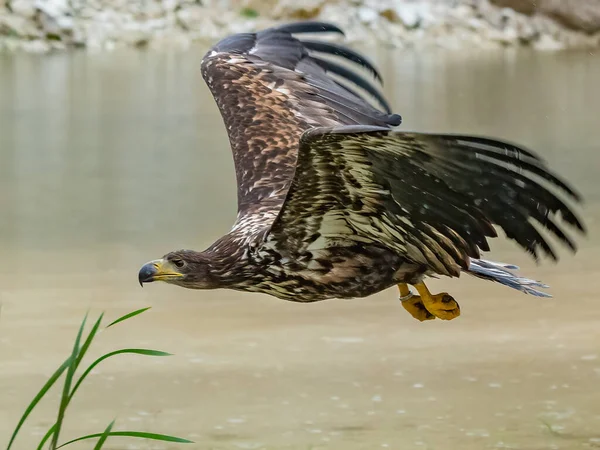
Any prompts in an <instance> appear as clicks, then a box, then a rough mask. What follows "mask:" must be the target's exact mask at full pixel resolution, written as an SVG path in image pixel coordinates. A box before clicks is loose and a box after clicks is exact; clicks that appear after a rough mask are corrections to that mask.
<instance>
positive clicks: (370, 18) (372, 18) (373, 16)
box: [356, 6, 379, 24]
mask: <svg viewBox="0 0 600 450" xmlns="http://www.w3.org/2000/svg"><path fill="white" fill-rule="evenodd" d="M356 15H357V17H358V20H360V21H361V22H362V23H365V24H373V23H375V22H377V19H378V18H379V13H378V12H377V11H375V10H374V9H371V8H369V7H367V6H361V7H359V8H358V10H357V11H356Z"/></svg>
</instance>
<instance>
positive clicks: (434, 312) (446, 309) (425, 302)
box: [398, 283, 460, 322]
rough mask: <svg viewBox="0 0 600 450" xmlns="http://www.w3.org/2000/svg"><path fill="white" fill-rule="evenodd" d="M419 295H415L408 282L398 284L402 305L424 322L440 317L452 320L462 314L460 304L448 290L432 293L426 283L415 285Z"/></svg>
mask: <svg viewBox="0 0 600 450" xmlns="http://www.w3.org/2000/svg"><path fill="white" fill-rule="evenodd" d="M414 286H415V288H416V289H417V292H418V293H419V295H413V294H412V293H411V292H410V289H409V288H408V285H407V284H406V283H400V284H398V290H399V291H400V301H401V302H402V306H403V307H404V309H406V310H407V311H408V312H409V313H410V315H411V316H413V317H414V318H415V319H417V320H419V321H421V322H423V321H425V320H432V319H435V318H436V317H438V318H439V319H442V320H452V319H455V318H457V317H458V316H460V306H459V305H458V303H457V302H456V300H454V298H453V297H452V296H451V295H449V294H448V293H446V292H442V293H441V294H432V293H431V292H429V289H427V286H425V283H418V284H415V285H414Z"/></svg>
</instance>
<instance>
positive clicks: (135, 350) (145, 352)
mask: <svg viewBox="0 0 600 450" xmlns="http://www.w3.org/2000/svg"><path fill="white" fill-rule="evenodd" d="M124 353H130V354H136V355H145V356H172V354H171V353H166V352H161V351H158V350H148V349H144V348H124V349H121V350H115V351H114V352H110V353H106V354H105V355H102V356H101V357H100V358H98V359H97V360H96V361H94V362H93V363H92V364H90V365H89V367H88V368H87V369H85V372H83V373H82V374H81V376H80V377H79V380H77V383H75V386H74V387H73V390H72V391H71V394H70V396H69V400H70V399H71V398H73V396H74V395H75V392H77V389H79V386H81V383H83V380H85V378H86V377H87V376H88V375H89V374H90V372H91V371H92V370H93V369H94V368H95V367H96V366H97V365H98V364H100V363H101V362H102V361H104V360H105V359H108V358H110V357H112V356H115V355H121V354H124Z"/></svg>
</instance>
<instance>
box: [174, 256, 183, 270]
mask: <svg viewBox="0 0 600 450" xmlns="http://www.w3.org/2000/svg"><path fill="white" fill-rule="evenodd" d="M171 262H172V263H173V264H174V265H175V267H177V268H178V269H181V268H182V267H183V266H185V261H184V260H183V259H179V258H175V259H172V260H171Z"/></svg>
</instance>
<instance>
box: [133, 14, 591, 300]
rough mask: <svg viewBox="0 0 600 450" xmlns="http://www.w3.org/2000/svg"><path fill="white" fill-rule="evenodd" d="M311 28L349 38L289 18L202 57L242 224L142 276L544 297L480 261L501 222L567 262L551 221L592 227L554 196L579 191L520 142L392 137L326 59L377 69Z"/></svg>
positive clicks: (356, 83)
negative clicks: (475, 283)
mask: <svg viewBox="0 0 600 450" xmlns="http://www.w3.org/2000/svg"><path fill="white" fill-rule="evenodd" d="M307 32H310V33H319V32H341V31H340V30H339V29H338V28H336V27H335V26H333V25H330V24H323V23H315V22H303V23H297V24H291V25H286V26H281V27H277V28H271V29H268V30H265V31H261V32H259V33H248V34H238V35H234V36H231V37H228V38H226V39H224V40H222V41H221V42H219V43H218V44H217V45H215V46H214V47H213V48H212V49H211V50H210V51H209V52H208V53H207V54H206V56H205V57H204V59H203V61H202V76H203V78H204V80H205V81H206V83H207V85H208V87H209V89H210V90H211V92H212V93H213V96H214V98H215V101H216V103H217V105H218V107H219V110H220V111H221V114H222V116H223V120H224V123H225V126H226V128H227V132H228V135H229V140H230V144H231V149H232V152H233V158H234V163H235V171H236V178H237V186H238V216H237V220H236V222H235V223H234V225H233V227H232V229H231V231H230V232H229V233H227V234H226V235H224V236H223V237H222V238H221V239H219V240H218V241H217V242H215V243H214V244H213V245H212V246H210V247H209V248H208V249H207V250H205V251H204V252H195V251H191V250H182V251H177V252H172V253H170V254H167V255H165V257H164V258H163V259H161V260H159V261H151V262H150V263H148V264H147V265H145V266H144V267H143V268H142V270H141V271H140V275H139V277H140V282H148V281H154V280H164V281H168V282H170V283H173V284H177V285H180V286H183V287H188V288H199V289H207V288H220V287H224V288H231V289H237V290H242V291H251V292H264V293H268V294H271V295H274V296H276V297H279V298H283V299H287V300H293V301H302V302H310V301H317V300H323V299H327V298H333V297H337V298H350V297H363V296H366V295H370V294H373V293H375V292H378V291H380V290H382V289H385V288H388V287H390V286H392V285H394V284H397V283H401V282H405V283H411V284H415V283H418V282H420V281H421V279H422V278H423V276H425V275H434V274H437V275H446V276H451V277H456V276H459V275H460V273H461V272H467V273H469V274H471V275H475V276H478V277H480V278H485V279H488V280H493V281H497V282H500V283H503V284H505V285H508V286H510V287H513V288H516V289H519V290H521V291H523V292H526V293H531V294H534V295H547V294H544V293H541V292H540V291H537V290H536V289H534V288H535V287H544V285H542V284H540V283H537V282H535V281H532V280H528V279H525V278H520V277H518V276H516V275H514V274H513V273H512V272H510V270H509V269H513V268H514V267H513V266H509V265H502V264H499V263H492V262H488V261H484V260H480V259H479V257H480V251H481V250H483V251H487V250H489V247H488V243H487V239H488V238H493V237H496V230H495V228H494V226H498V227H500V228H501V229H502V230H503V231H504V232H505V233H506V235H507V237H509V238H510V239H513V240H515V241H516V242H517V243H518V244H519V245H520V246H521V247H523V248H524V249H525V250H526V251H528V252H529V253H531V254H532V255H533V256H534V257H536V258H537V257H538V254H539V253H540V251H541V252H543V253H544V254H546V255H547V256H549V257H551V258H554V259H556V255H555V253H554V251H553V249H552V248H551V247H550V245H549V244H548V242H547V239H546V238H545V237H544V236H543V235H542V233H541V232H540V231H539V230H538V228H539V227H540V226H541V227H544V228H545V229H546V231H549V232H550V233H551V234H553V235H554V236H555V237H556V238H558V239H559V240H561V241H562V242H563V243H565V244H566V245H567V246H569V247H570V248H572V249H573V250H575V245H574V244H573V242H572V240H571V239H570V238H569V237H568V236H567V235H566V233H565V232H564V231H563V230H562V229H561V228H560V227H559V225H558V223H557V219H558V217H560V219H562V222H565V223H566V224H568V225H569V226H571V227H573V228H575V229H578V230H580V231H583V230H584V229H583V225H582V224H581V222H580V220H579V219H578V218H577V217H576V216H575V215H574V213H573V212H572V210H571V209H570V207H569V206H567V205H566V204H565V202H564V201H563V200H561V199H560V197H559V196H558V195H557V194H556V193H555V192H554V191H557V190H559V191H562V193H563V194H564V195H566V196H568V197H570V198H571V199H572V200H575V201H578V200H579V196H578V195H577V194H576V193H575V192H574V191H573V190H572V189H571V188H570V187H569V186H567V185H566V184H565V183H564V182H562V181H560V180H559V179H558V178H557V177H556V176H555V175H553V174H551V173H550V171H549V170H548V168H547V167H546V165H545V164H544V162H543V161H542V160H541V159H540V158H539V157H537V156H536V155H535V154H533V153H532V152H530V151H528V150H525V149H523V148H521V147H517V146H515V145H513V144H509V143H506V142H502V141H498V140H493V139H489V138H480V137H473V136H461V135H435V134H425V133H414V132H401V131H395V130H393V129H392V127H394V126H398V125H399V124H400V122H401V119H400V116H399V115H397V114H391V112H390V110H389V106H388V105H387V103H386V101H385V99H384V98H383V96H382V95H381V94H380V93H379V91H378V89H377V88H376V87H375V86H374V85H373V84H372V83H371V82H370V81H367V80H366V79H365V78H364V77H363V76H360V75H358V73H356V72H354V71H352V70H350V69H348V68H346V67H347V66H342V65H339V64H337V63H335V62H333V61H332V60H331V57H332V56H333V57H337V58H338V59H345V60H347V62H354V63H357V64H358V65H360V66H362V67H363V68H365V69H366V70H367V71H369V72H371V74H372V75H373V76H374V77H375V78H380V77H379V73H378V72H377V70H376V69H375V68H374V67H373V66H372V65H371V64H370V63H369V62H368V61H367V60H366V59H365V58H364V57H363V56H361V55H359V54H357V53H355V52H353V51H352V50H349V49H346V48H343V47H340V46H338V45H335V44H330V43H324V42H319V41H311V40H304V41H303V40H300V39H298V38H296V37H295V35H302V34H303V33H307ZM324 57H325V58H326V59H323V58H324ZM376 105H377V106H376Z"/></svg>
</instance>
